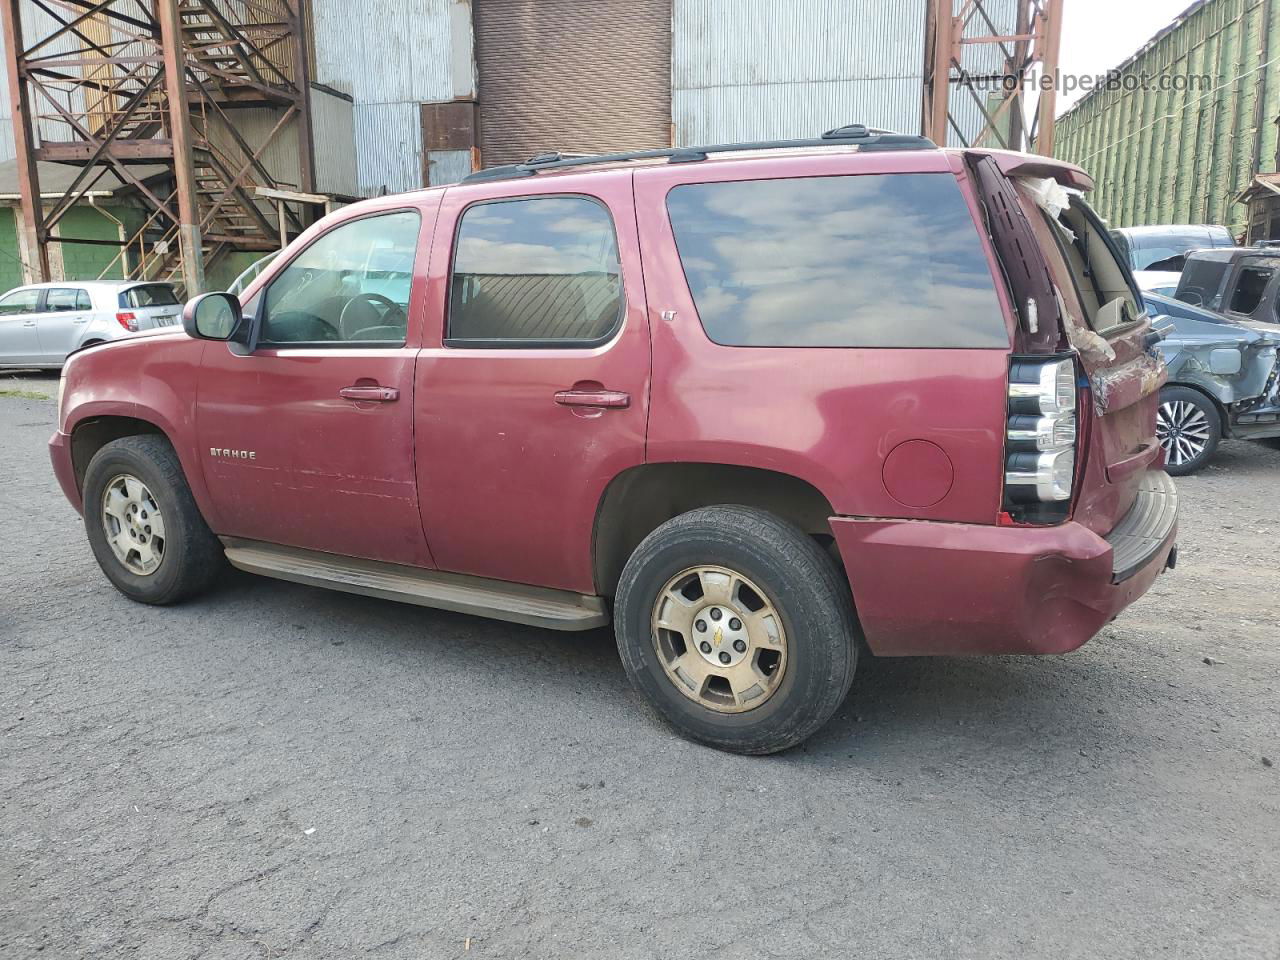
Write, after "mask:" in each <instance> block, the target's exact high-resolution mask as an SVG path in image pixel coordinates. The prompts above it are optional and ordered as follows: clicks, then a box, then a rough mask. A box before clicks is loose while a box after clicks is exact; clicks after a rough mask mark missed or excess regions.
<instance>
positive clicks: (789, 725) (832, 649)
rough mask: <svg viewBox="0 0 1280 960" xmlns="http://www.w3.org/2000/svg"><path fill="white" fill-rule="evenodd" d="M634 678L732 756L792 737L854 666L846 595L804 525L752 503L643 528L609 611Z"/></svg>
mask: <svg viewBox="0 0 1280 960" xmlns="http://www.w3.org/2000/svg"><path fill="white" fill-rule="evenodd" d="M614 628H615V631H616V633H617V638H618V652H619V654H620V655H621V657H622V664H623V667H624V668H625V670H626V672H627V676H628V678H629V679H630V680H631V683H632V684H633V685H634V686H635V688H636V689H637V690H638V691H639V692H640V694H641V695H642V696H643V697H644V698H645V700H646V701H647V702H648V704H649V705H650V706H651V707H652V709H653V710H654V711H655V712H656V713H657V715H658V716H659V717H660V718H661V719H662V720H664V721H665V722H666V723H668V724H670V725H671V726H672V727H673V728H675V730H676V731H678V732H679V733H681V734H682V735H684V736H686V737H688V738H689V739H691V740H696V741H698V742H699V743H705V744H707V745H709V746H712V747H716V748H718V749H721V750H729V751H732V752H735V753H747V754H767V753H776V752H777V751H779V750H785V749H787V748H788V747H791V746H794V745H795V744H797V743H800V742H801V741H803V740H804V739H806V738H807V737H809V736H810V735H812V734H813V733H814V732H816V731H817V730H818V729H819V728H820V727H822V726H823V725H824V724H825V723H826V722H827V721H828V720H829V719H830V718H831V716H832V714H834V713H835V711H836V710H837V709H838V708H839V706H840V704H841V702H842V701H843V700H844V698H845V695H846V694H847V693H848V691H849V686H850V684H851V683H852V682H853V673H854V669H855V667H856V665H857V657H858V644H857V636H858V630H857V625H856V618H855V615H854V610H853V599H852V596H851V595H850V593H849V587H848V585H847V584H846V583H845V581H844V579H843V577H842V576H841V575H840V571H839V569H838V568H837V566H836V564H835V562H834V561H833V560H832V558H831V557H830V556H829V555H828V554H827V553H826V552H825V551H823V550H822V548H821V547H820V546H818V544H817V543H815V542H814V540H813V539H812V538H811V537H809V536H807V535H806V534H805V533H804V532H803V531H801V530H799V529H798V528H796V527H794V526H792V525H791V524H789V523H787V522H785V521H784V520H782V519H780V518H779V517H776V516H774V515H773V514H771V513H768V512H767V511H764V510H759V509H756V508H752V507H739V506H717V507H704V508H701V509H698V510H693V511H690V512H689V513H686V514H683V515H681V516H679V517H676V518H675V519H673V520H670V521H668V522H667V523H665V524H663V525H662V526H660V527H659V528H658V529H656V530H655V531H653V532H652V533H651V534H649V536H648V537H646V538H645V539H644V541H643V542H642V543H641V544H640V546H638V547H637V548H636V550H635V552H634V553H633V554H632V555H631V559H630V560H628V561H627V564H626V567H625V568H624V569H623V571H622V578H621V580H620V583H619V588H618V594H617V598H616V603H615V609H614Z"/></svg>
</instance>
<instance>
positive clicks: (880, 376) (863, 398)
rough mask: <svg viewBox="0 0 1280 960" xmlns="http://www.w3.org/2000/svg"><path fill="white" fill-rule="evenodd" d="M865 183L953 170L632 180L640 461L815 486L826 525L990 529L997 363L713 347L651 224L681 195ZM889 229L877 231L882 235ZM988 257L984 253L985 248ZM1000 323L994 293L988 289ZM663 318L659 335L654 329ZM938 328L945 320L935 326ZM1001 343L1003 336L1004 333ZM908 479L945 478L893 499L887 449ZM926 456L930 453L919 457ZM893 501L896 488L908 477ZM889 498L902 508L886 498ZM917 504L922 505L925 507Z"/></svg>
mask: <svg viewBox="0 0 1280 960" xmlns="http://www.w3.org/2000/svg"><path fill="white" fill-rule="evenodd" d="M876 173H937V174H939V175H941V176H947V175H951V176H956V177H958V178H959V179H960V181H961V186H962V192H963V194H964V196H965V199H966V202H968V204H969V206H970V211H971V213H972V214H973V215H974V216H975V229H974V234H973V241H974V242H975V243H981V242H983V241H982V240H981V235H980V234H979V232H978V230H977V228H976V218H977V216H978V208H977V206H976V202H975V201H974V199H973V197H972V196H971V195H970V193H969V191H968V190H967V189H963V188H964V174H963V167H962V165H961V163H960V161H959V159H958V158H956V157H952V156H950V155H948V154H944V153H942V152H939V151H927V152H918V153H876V154H866V155H857V154H849V153H839V154H834V155H822V156H797V157H788V158H783V159H779V160H768V161H766V160H759V159H756V160H717V161H708V162H704V163H700V164H681V165H668V166H661V167H650V168H646V169H643V170H638V171H637V172H636V209H637V217H638V220H639V224H640V236H641V241H642V245H643V252H644V258H645V260H644V265H645V286H646V291H647V294H648V307H649V317H650V329H651V331H652V336H653V394H652V398H651V409H650V416H649V439H648V459H649V460H650V461H651V462H662V461H677V462H678V461H710V462H719V463H728V464H739V465H743V466H750V467H760V468H764V469H768V470H774V471H778V472H781V473H787V474H791V475H793V476H796V477H799V478H801V479H803V480H806V481H808V482H809V483H811V484H812V485H813V486H815V487H817V488H818V490H820V491H821V492H822V493H823V494H824V495H825V496H826V498H827V499H828V501H830V503H831V505H832V507H833V508H834V510H835V512H836V513H838V514H844V515H849V516H861V517H897V518H912V519H928V520H948V521H959V522H969V523H994V522H995V520H996V517H997V515H998V513H999V511H1000V496H1001V484H1002V481H1003V477H1002V467H1003V456H1002V450H1003V445H1004V415H1005V404H1006V379H1007V376H1008V354H1009V351H1008V350H1007V349H996V350H952V349H947V350H925V349H883V348H882V349H858V348H772V347H733V346H722V345H719V344H717V343H715V342H713V341H712V340H711V339H710V338H709V337H708V336H707V335H706V333H705V332H704V330H703V328H702V326H701V323H700V322H699V318H698V313H697V309H696V307H695V305H694V302H693V298H692V296H691V295H690V293H689V287H688V284H687V283H686V280H685V275H684V270H683V267H682V265H681V262H680V258H679V256H678V253H677V250H676V244H675V238H674V236H673V234H672V230H671V224H670V220H669V219H668V215H667V210H666V195H667V193H668V192H669V191H670V190H671V189H672V188H673V187H675V186H677V185H680V184H684V183H695V182H698V183H702V182H715V181H730V180H757V179H769V178H777V177H803V176H839V175H850V176H856V175H860V174H876ZM886 229H889V225H886ZM986 246H987V245H986V244H985V243H984V247H986ZM987 256H988V260H989V262H990V264H991V267H992V270H993V284H994V286H995V287H996V291H997V295H998V297H999V299H1000V302H1001V307H1002V309H1003V310H1004V313H1005V324H1006V327H1008V326H1009V325H1010V324H1011V322H1012V321H1011V320H1010V319H1009V317H1010V316H1011V313H1010V311H1009V305H1008V302H1007V293H1006V292H1005V288H1004V284H1003V283H996V282H995V279H994V278H995V276H996V273H995V269H996V265H995V261H994V259H993V256H992V254H991V252H990V250H989V249H988V250H987ZM669 311H674V314H675V318H674V320H672V321H668V320H664V319H663V315H664V313H667V312H669ZM941 319H943V320H945V318H941ZM1011 340H1012V334H1011ZM910 441H924V444H913V446H912V447H911V448H904V453H906V451H907V450H911V451H914V452H913V453H912V454H911V455H909V456H902V463H903V464H904V465H905V466H906V467H907V470H906V471H903V472H900V473H899V474H898V476H899V477H900V478H902V477H903V473H909V471H910V469H911V468H912V467H913V466H915V465H919V466H920V467H922V468H924V469H927V470H929V471H931V472H942V473H945V472H947V470H948V469H949V471H950V474H951V482H950V484H949V486H947V487H945V492H944V493H943V495H942V496H941V498H940V499H936V500H932V498H931V497H928V496H925V497H911V496H908V497H906V498H905V499H907V500H916V501H917V502H915V503H907V502H902V501H901V500H899V499H896V498H895V497H894V496H893V495H892V494H891V493H890V491H889V490H888V489H887V488H886V486H885V483H884V477H885V476H886V475H890V476H892V475H893V474H892V472H893V470H894V468H893V466H892V465H890V466H889V467H888V470H889V473H888V474H886V464H887V463H889V462H890V454H892V453H893V452H894V451H895V449H898V448H899V447H900V446H901V445H902V444H904V443H908V442H910ZM925 444H933V445H935V446H936V447H937V448H938V449H939V450H941V452H942V454H944V455H945V461H943V460H941V459H940V458H939V457H938V455H937V453H936V451H932V452H929V453H928V454H926V455H924V456H921V455H920V454H919V451H921V450H923V449H927V448H926V447H925ZM902 485H903V486H910V481H909V478H907V482H906V483H904V484H902ZM895 490H897V491H898V492H899V493H901V492H902V491H901V489H900V487H899V485H897V484H895ZM925 500H932V502H928V503H925V502H923V501H925Z"/></svg>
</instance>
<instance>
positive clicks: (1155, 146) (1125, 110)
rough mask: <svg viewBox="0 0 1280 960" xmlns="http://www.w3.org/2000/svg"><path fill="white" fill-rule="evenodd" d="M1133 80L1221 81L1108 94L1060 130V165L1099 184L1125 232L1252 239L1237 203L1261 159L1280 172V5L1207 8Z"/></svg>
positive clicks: (1233, 3)
mask: <svg viewBox="0 0 1280 960" xmlns="http://www.w3.org/2000/svg"><path fill="white" fill-rule="evenodd" d="M1264 50H1265V51H1266V52H1265V54H1264ZM1122 72H1123V75H1125V76H1134V77H1136V76H1138V75H1142V74H1148V75H1168V76H1189V75H1200V74H1207V75H1209V76H1211V77H1212V78H1213V80H1212V85H1211V87H1210V89H1207V90H1206V89H1201V90H1197V91H1187V92H1172V91H1156V90H1147V91H1143V90H1133V91H1125V90H1117V91H1105V90H1104V91H1099V92H1097V93H1094V94H1092V95H1090V96H1088V97H1086V98H1085V99H1083V100H1081V101H1080V103H1078V104H1077V105H1076V106H1075V108H1074V109H1073V110H1071V111H1070V112H1069V113H1067V114H1065V115H1064V116H1062V117H1060V118H1059V120H1058V123H1057V149H1056V153H1057V155H1058V156H1059V157H1062V158H1064V159H1067V160H1071V161H1072V162H1074V163H1078V164H1080V165H1081V166H1082V167H1084V168H1085V169H1086V170H1088V171H1089V172H1090V173H1092V174H1093V175H1094V177H1095V179H1097V181H1098V188H1097V191H1096V193H1095V194H1094V198H1093V202H1094V204H1095V205H1096V206H1097V208H1098V210H1099V212H1100V213H1101V214H1102V216H1104V217H1106V218H1107V219H1108V220H1109V221H1110V222H1111V224H1112V225H1114V226H1138V225H1142V224H1163V223H1223V224H1226V225H1228V226H1229V227H1231V228H1232V231H1233V232H1236V233H1239V232H1241V231H1242V230H1243V229H1244V226H1245V221H1246V216H1247V214H1246V211H1245V209H1244V207H1243V206H1241V205H1239V204H1235V203H1234V202H1233V200H1234V198H1235V196H1236V195H1237V194H1239V192H1240V191H1241V190H1243V189H1244V188H1245V187H1246V186H1248V184H1249V181H1250V179H1251V178H1252V175H1253V172H1254V168H1253V162H1254V156H1255V154H1256V155H1258V156H1260V158H1261V168H1262V170H1264V171H1270V170H1274V169H1276V125H1275V120H1276V117H1277V113H1280V2H1276V0H1207V2H1205V3H1203V4H1202V5H1200V6H1199V7H1198V8H1195V9H1193V10H1191V11H1190V12H1189V13H1188V15H1187V16H1186V19H1185V20H1184V21H1183V22H1182V23H1181V24H1179V25H1178V26H1176V27H1175V28H1174V29H1172V30H1170V31H1168V32H1166V33H1164V34H1163V35H1162V36H1159V37H1157V38H1156V39H1155V40H1154V41H1153V42H1152V43H1151V44H1150V45H1149V46H1147V47H1146V48H1144V49H1143V50H1142V51H1141V52H1140V53H1139V54H1138V55H1137V56H1136V57H1135V58H1134V59H1132V60H1131V61H1130V62H1129V63H1128V64H1126V65H1125V66H1124V68H1123V71H1122ZM1260 94H1261V96H1262V110H1261V124H1259V123H1258V122H1257V117H1258V112H1257V108H1258V105H1259V95H1260Z"/></svg>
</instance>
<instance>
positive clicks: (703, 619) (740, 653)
mask: <svg viewBox="0 0 1280 960" xmlns="http://www.w3.org/2000/svg"><path fill="white" fill-rule="evenodd" d="M693 645H694V647H695V648H696V649H697V651H698V653H700V654H702V659H704V660H706V661H707V663H711V664H714V665H715V666H717V667H732V666H735V665H736V664H739V663H741V662H742V660H743V659H744V658H745V657H746V655H747V652H748V651H749V650H750V649H751V638H750V637H749V636H747V628H746V625H745V624H744V623H743V622H742V620H741V619H740V618H739V617H738V616H737V615H736V614H735V613H734V612H733V611H732V610H729V609H728V608H726V607H722V606H718V605H716V604H710V605H708V606H705V607H703V608H702V609H701V610H699V611H698V612H697V614H696V615H695V616H694V618H693Z"/></svg>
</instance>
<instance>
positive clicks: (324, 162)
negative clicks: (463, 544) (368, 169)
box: [311, 86, 360, 196]
mask: <svg viewBox="0 0 1280 960" xmlns="http://www.w3.org/2000/svg"><path fill="white" fill-rule="evenodd" d="M354 111H355V107H354V105H353V104H352V102H351V101H350V100H347V99H345V98H344V97H337V96H334V95H333V94H331V93H328V92H326V91H324V90H321V89H319V88H318V87H314V86H313V87H312V88H311V141H312V143H313V144H314V149H315V177H316V190H318V191H319V192H320V193H342V194H346V195H347V196H358V195H359V193H360V178H359V175H358V174H357V172H356V131H355V117H354Z"/></svg>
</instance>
